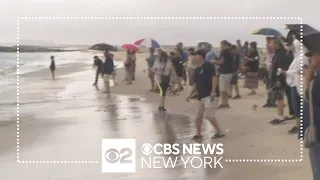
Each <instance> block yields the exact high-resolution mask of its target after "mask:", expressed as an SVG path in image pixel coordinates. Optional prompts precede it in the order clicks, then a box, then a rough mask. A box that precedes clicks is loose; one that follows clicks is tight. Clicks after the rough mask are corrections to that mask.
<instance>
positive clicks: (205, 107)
mask: <svg viewBox="0 0 320 180" xmlns="http://www.w3.org/2000/svg"><path fill="white" fill-rule="evenodd" d="M218 101H219V100H218V99H217V98H215V99H214V100H213V101H211V97H210V96H209V97H206V98H202V99H201V100H199V107H198V112H197V120H199V119H203V118H205V119H211V118H214V117H215V113H216V110H217V104H218Z"/></svg>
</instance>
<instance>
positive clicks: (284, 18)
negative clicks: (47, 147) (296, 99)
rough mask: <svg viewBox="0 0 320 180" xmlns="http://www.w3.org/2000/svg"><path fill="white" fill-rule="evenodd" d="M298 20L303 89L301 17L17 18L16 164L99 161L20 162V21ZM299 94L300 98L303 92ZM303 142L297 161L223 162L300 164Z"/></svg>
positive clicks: (230, 160)
mask: <svg viewBox="0 0 320 180" xmlns="http://www.w3.org/2000/svg"><path fill="white" fill-rule="evenodd" d="M43 19H46V20H61V19H64V20H75V19H76V20H129V19H132V20H289V19H290V20H300V24H301V26H300V39H301V40H300V44H301V45H300V72H301V76H300V78H301V79H300V80H301V81H300V83H301V84H300V88H301V89H303V56H304V54H303V53H304V52H303V44H302V43H303V26H302V24H303V19H302V17H18V19H17V162H18V163H22V164H98V163H99V161H21V160H20V145H19V141H20V125H19V124H20V117H19V115H20V112H19V106H20V102H19V93H20V91H19V89H20V85H19V78H20V76H19V68H20V67H19V66H20V65H19V62H20V56H19V42H20V39H19V33H20V30H19V28H20V20H43ZM300 92H301V97H302V95H303V91H300ZM300 106H301V107H300V133H299V134H300V136H301V135H303V127H302V126H303V99H302V98H301V99H300ZM302 161H303V140H302V139H300V158H297V159H225V162H232V163H238V162H248V163H249V162H250V163H251V162H267V163H270V162H284V163H286V162H302Z"/></svg>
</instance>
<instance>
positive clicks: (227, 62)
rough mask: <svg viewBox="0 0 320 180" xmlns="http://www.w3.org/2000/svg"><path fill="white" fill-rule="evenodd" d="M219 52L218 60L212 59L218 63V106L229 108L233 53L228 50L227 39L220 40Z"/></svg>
mask: <svg viewBox="0 0 320 180" xmlns="http://www.w3.org/2000/svg"><path fill="white" fill-rule="evenodd" d="M220 45H221V53H220V58H219V60H216V61H214V63H215V64H218V65H219V73H220V76H219V89H220V95H221V100H222V102H221V104H220V105H219V106H218V108H219V109H220V108H230V105H229V101H228V98H229V95H228V92H229V89H230V83H231V79H232V66H233V65H232V64H233V55H232V54H231V51H230V43H229V42H227V41H225V40H224V41H221V43H220Z"/></svg>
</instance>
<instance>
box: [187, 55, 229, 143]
mask: <svg viewBox="0 0 320 180" xmlns="http://www.w3.org/2000/svg"><path fill="white" fill-rule="evenodd" d="M193 55H194V59H193V60H194V62H195V63H196V64H197V69H196V78H195V85H194V86H193V90H192V92H191V94H190V96H189V97H188V98H187V100H189V99H190V98H191V97H192V96H193V93H195V92H197V99H198V102H199V107H198V112H197V117H196V131H197V133H196V135H194V136H193V139H194V140H196V139H201V138H202V134H201V125H202V121H203V119H204V118H205V119H208V120H209V122H210V123H211V125H212V126H213V127H214V128H215V130H216V134H214V135H213V136H212V138H214V139H215V138H221V137H224V136H225V135H224V134H223V132H222V130H221V129H220V126H219V123H218V121H217V119H216V117H215V112H216V108H217V104H218V99H215V89H216V86H217V76H216V74H215V68H214V66H213V64H211V63H209V62H206V61H205V58H206V53H205V52H204V50H198V51H196V52H195V53H193Z"/></svg>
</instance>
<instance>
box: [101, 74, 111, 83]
mask: <svg viewBox="0 0 320 180" xmlns="http://www.w3.org/2000/svg"><path fill="white" fill-rule="evenodd" d="M111 79H113V78H112V74H104V75H103V80H104V82H109V81H110V80H111Z"/></svg>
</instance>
